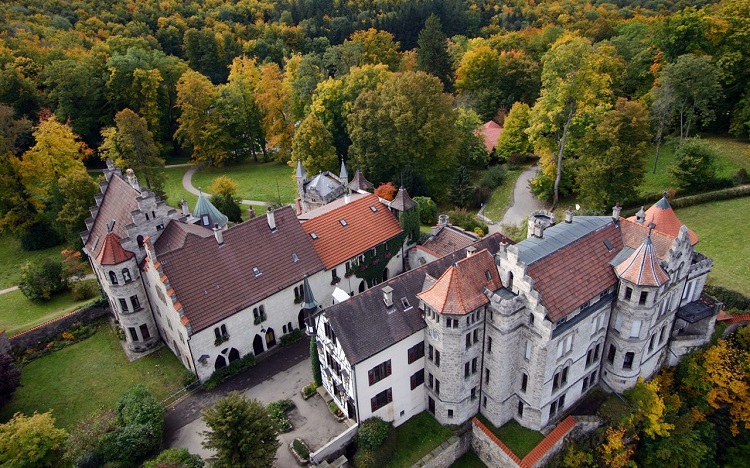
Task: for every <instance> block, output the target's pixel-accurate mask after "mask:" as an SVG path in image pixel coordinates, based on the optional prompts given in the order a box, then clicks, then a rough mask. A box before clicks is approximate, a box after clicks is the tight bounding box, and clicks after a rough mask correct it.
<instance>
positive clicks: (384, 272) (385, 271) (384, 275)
mask: <svg viewBox="0 0 750 468" xmlns="http://www.w3.org/2000/svg"><path fill="white" fill-rule="evenodd" d="M386 281H388V268H386V269H384V270H383V282H384V283H385V282H386Z"/></svg>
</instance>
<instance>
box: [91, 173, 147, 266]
mask: <svg viewBox="0 0 750 468" xmlns="http://www.w3.org/2000/svg"><path fill="white" fill-rule="evenodd" d="M139 196H140V192H138V191H137V190H135V189H134V188H133V187H131V186H130V184H128V183H127V182H125V181H124V180H123V179H122V178H121V177H120V176H118V175H117V174H113V175H112V177H111V178H110V179H109V183H108V184H107V189H106V190H105V192H104V198H103V199H102V202H101V205H99V211H98V212H97V214H96V218H95V219H94V225H93V226H92V227H91V231H90V232H89V237H88V240H87V241H86V245H85V247H86V250H87V252H88V254H89V256H92V257H94V258H97V257H98V256H99V252H100V251H101V249H102V246H103V245H104V238H105V237H106V236H107V233H108V232H109V229H108V227H107V225H108V224H109V225H111V223H112V221H114V226H111V230H112V232H113V233H114V234H116V235H117V237H118V238H119V239H123V238H126V237H128V230H127V229H126V228H125V227H126V226H127V225H129V224H132V223H133V217H132V215H131V213H132V212H133V211H135V210H137V209H138V197H139Z"/></svg>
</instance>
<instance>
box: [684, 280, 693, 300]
mask: <svg viewBox="0 0 750 468" xmlns="http://www.w3.org/2000/svg"><path fill="white" fill-rule="evenodd" d="M693 287H695V281H691V282H689V283H688V284H687V285H686V286H685V289H684V290H683V291H682V299H683V300H685V299H688V300H690V299H691V298H692V297H693Z"/></svg>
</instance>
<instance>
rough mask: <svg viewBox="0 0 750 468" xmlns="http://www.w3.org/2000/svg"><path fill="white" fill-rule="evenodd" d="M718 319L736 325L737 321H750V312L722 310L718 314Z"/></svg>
mask: <svg viewBox="0 0 750 468" xmlns="http://www.w3.org/2000/svg"><path fill="white" fill-rule="evenodd" d="M716 320H717V321H719V322H726V324H727V325H734V324H735V323H742V322H750V314H728V313H726V312H725V311H723V310H722V311H721V312H719V315H717V316H716Z"/></svg>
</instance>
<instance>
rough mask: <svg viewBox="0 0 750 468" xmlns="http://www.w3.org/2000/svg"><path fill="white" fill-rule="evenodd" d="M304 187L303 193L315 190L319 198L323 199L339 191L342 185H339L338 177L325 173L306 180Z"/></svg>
mask: <svg viewBox="0 0 750 468" xmlns="http://www.w3.org/2000/svg"><path fill="white" fill-rule="evenodd" d="M304 185H305V192H308V191H310V190H312V189H315V191H317V192H318V194H319V195H320V196H321V197H325V196H327V195H328V194H330V193H332V192H334V191H336V190H337V189H340V188H341V187H342V186H343V185H344V184H342V183H341V181H340V180H339V179H338V177H336V176H335V175H333V174H331V173H330V172H328V171H325V172H321V173H320V174H318V175H316V176H315V177H313V178H312V179H310V180H308V181H307V182H305V184H304Z"/></svg>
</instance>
